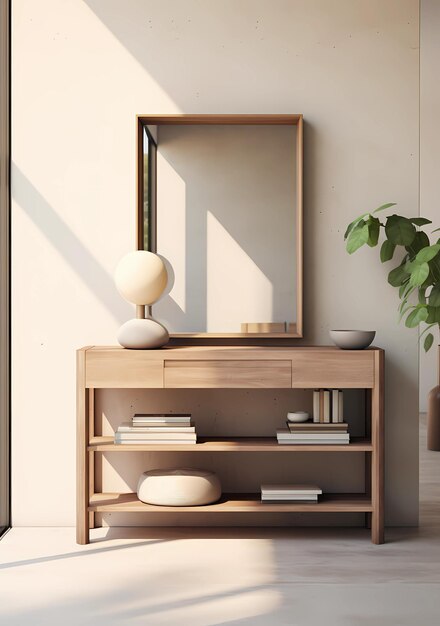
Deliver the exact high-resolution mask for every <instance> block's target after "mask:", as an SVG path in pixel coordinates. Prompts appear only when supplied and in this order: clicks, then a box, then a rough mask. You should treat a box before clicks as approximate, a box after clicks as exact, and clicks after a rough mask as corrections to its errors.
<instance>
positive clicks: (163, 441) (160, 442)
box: [115, 439, 196, 446]
mask: <svg viewBox="0 0 440 626" xmlns="http://www.w3.org/2000/svg"><path fill="white" fill-rule="evenodd" d="M115 443H116V444H118V445H142V444H145V445H149V446H150V445H151V446H156V445H157V446H160V445H162V446H163V445H173V446H174V445H188V444H192V443H196V442H195V441H181V440H180V439H179V440H176V441H169V440H166V439H156V440H155V441H148V440H142V439H139V440H136V441H133V439H129V440H122V441H116V440H115Z"/></svg>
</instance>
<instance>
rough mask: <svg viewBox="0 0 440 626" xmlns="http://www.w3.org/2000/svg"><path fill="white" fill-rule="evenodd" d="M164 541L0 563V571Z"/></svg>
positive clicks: (141, 542) (104, 538)
mask: <svg viewBox="0 0 440 626" xmlns="http://www.w3.org/2000/svg"><path fill="white" fill-rule="evenodd" d="M108 539H109V537H108V536H106V537H103V538H102V539H97V540H95V541H94V542H93V543H95V542H100V541H107V540H108ZM164 541H172V539H171V538H169V539H160V540H149V541H137V542H136V543H127V544H124V545H121V546H108V545H107V546H105V547H103V548H93V549H87V548H85V549H81V548H78V550H80V551H79V552H64V553H63V554H54V555H50V556H41V557H37V558H35V559H24V560H22V561H11V562H10V563H0V570H3V569H11V568H13V567H23V566H24V565H36V564H41V563H51V562H53V561H63V560H64V559H75V558H77V557H85V556H93V555H94V554H103V553H104V552H116V551H120V550H126V549H130V548H139V547H140V546H150V545H153V544H155V543H163V542H164Z"/></svg>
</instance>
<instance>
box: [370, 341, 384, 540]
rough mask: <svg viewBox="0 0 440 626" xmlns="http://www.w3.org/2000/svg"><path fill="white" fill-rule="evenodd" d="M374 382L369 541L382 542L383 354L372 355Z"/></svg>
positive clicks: (372, 393) (372, 396)
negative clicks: (374, 372) (374, 373)
mask: <svg viewBox="0 0 440 626" xmlns="http://www.w3.org/2000/svg"><path fill="white" fill-rule="evenodd" d="M374 359H375V371H376V380H375V384H374V387H373V390H372V392H371V440H372V444H373V452H372V455H371V499H372V502H373V511H372V516H371V540H372V542H373V543H376V544H380V543H383V542H384V353H383V352H377V353H376V354H375V355H374Z"/></svg>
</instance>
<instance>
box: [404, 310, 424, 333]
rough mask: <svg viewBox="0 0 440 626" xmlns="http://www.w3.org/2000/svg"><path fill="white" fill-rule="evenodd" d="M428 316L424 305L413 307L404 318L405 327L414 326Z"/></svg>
mask: <svg viewBox="0 0 440 626" xmlns="http://www.w3.org/2000/svg"><path fill="white" fill-rule="evenodd" d="M427 317H428V310H427V308H426V307H424V306H417V307H415V309H414V311H412V312H411V313H410V314H409V315H408V317H407V318H406V320H405V326H406V327H407V328H415V327H416V326H418V325H419V324H420V322H424V321H425V320H426V318H427Z"/></svg>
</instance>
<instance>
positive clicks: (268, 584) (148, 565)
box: [0, 420, 440, 626]
mask: <svg viewBox="0 0 440 626" xmlns="http://www.w3.org/2000/svg"><path fill="white" fill-rule="evenodd" d="M425 441H426V435H425V425H424V422H423V420H422V432H421V527H420V528H419V529H391V530H388V531H387V540H388V543H387V544H386V545H383V546H373V545H372V544H371V543H370V540H369V536H368V533H367V532H366V531H365V530H362V529H347V528H344V529H336V528H335V529H330V530H322V529H316V528H315V529H306V530H300V529H299V530H298V529H296V530H295V529H287V530H285V529H267V530H264V529H263V530H262V529H233V530H227V529H226V530H219V529H196V530H192V529H190V528H187V529H180V530H177V531H176V530H174V529H162V530H157V529H156V530H151V529H148V530H143V529H129V530H128V529H123V531H122V532H121V531H118V529H111V530H109V529H97V530H95V531H93V538H94V543H93V544H90V545H88V546H82V547H80V546H77V545H76V544H75V539H74V533H73V531H72V529H71V528H14V529H13V530H11V531H10V532H9V533H8V534H7V535H6V536H5V537H4V539H3V540H2V541H1V542H0V624H1V626H3V625H5V626H28V625H30V624H32V625H37V626H38V625H40V624H41V625H44V626H51V625H56V626H59V625H62V626H70V625H73V624H75V626H82V625H93V626H100V625H101V624H102V625H103V624H106V625H118V626H124V625H126V624H127V625H128V624H129V625H130V626H131V625H132V626H138V625H140V624H143V625H145V624H147V625H148V626H154V625H156V624H157V625H159V624H161V625H173V626H174V625H176V626H177V625H179V626H198V625H200V626H202V625H203V626H207V625H214V624H229V625H233V624H236V625H245V624H246V625H252V626H254V625H255V626H259V625H270V626H276V625H278V624H289V625H290V626H296V625H298V626H309V625H310V626H311V625H316V626H322V625H323V624H325V626H348V625H353V626H355V625H356V626H370V625H372V624H374V625H376V624H377V625H378V626H391V625H392V626H407V625H408V626H414V624H417V625H420V626H434V625H435V626H438V624H439V623H440V453H438V452H437V453H435V452H427V451H426V450H425ZM127 533H129V535H128V538H127ZM232 533H233V534H234V538H231V534H232Z"/></svg>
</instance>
